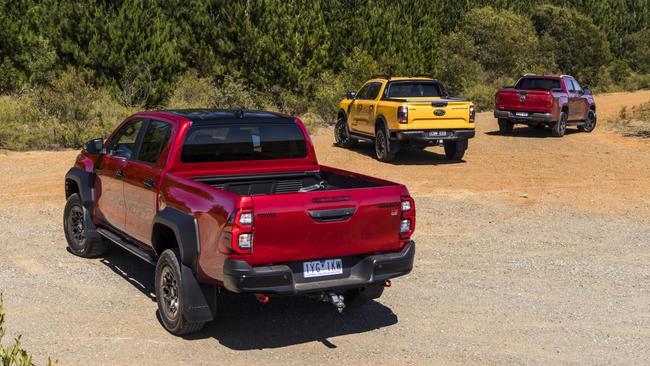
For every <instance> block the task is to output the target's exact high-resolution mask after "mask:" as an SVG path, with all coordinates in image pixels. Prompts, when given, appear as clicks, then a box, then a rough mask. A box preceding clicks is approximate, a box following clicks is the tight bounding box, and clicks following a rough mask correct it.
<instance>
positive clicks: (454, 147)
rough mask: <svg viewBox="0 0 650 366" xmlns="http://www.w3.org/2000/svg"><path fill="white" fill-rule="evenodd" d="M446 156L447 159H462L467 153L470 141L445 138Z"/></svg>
mask: <svg viewBox="0 0 650 366" xmlns="http://www.w3.org/2000/svg"><path fill="white" fill-rule="evenodd" d="M443 144H444V147H445V157H446V158H447V160H452V161H460V160H462V159H463V156H464V155H465V151H466V150H467V146H468V141H467V139H462V140H445V141H444V143H443Z"/></svg>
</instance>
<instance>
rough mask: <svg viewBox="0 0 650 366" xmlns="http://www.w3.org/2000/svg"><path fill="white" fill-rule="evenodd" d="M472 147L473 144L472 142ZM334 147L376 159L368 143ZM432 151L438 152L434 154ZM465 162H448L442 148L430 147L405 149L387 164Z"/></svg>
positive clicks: (463, 161)
mask: <svg viewBox="0 0 650 366" xmlns="http://www.w3.org/2000/svg"><path fill="white" fill-rule="evenodd" d="M470 145H471V142H470ZM333 146H335V147H337V148H339V149H344V150H346V151H350V152H353V153H356V154H359V155H363V156H367V157H370V158H372V159H376V157H375V148H374V145H372V144H368V143H362V142H359V143H358V144H357V146H355V147H353V148H342V147H338V146H336V144H333ZM432 150H437V151H439V153H438V152H434V151H432ZM463 163H465V160H457V161H453V160H447V157H445V153H444V150H443V148H442V147H428V148H427V149H426V150H418V149H411V148H405V149H403V150H400V151H399V152H398V153H397V156H396V157H395V160H393V161H391V162H389V163H386V164H392V165H446V164H463Z"/></svg>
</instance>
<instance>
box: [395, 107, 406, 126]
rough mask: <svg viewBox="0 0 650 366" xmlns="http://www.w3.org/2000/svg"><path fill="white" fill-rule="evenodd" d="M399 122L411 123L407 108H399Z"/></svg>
mask: <svg viewBox="0 0 650 366" xmlns="http://www.w3.org/2000/svg"><path fill="white" fill-rule="evenodd" d="M397 122H399V123H408V122H409V108H408V107H407V106H401V107H397Z"/></svg>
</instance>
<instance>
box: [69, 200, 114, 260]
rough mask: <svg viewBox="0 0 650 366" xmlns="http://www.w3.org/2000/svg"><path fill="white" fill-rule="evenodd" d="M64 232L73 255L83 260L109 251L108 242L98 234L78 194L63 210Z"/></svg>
mask: <svg viewBox="0 0 650 366" xmlns="http://www.w3.org/2000/svg"><path fill="white" fill-rule="evenodd" d="M63 231H64V233H65V239H66V241H67V242H68V248H69V249H70V252H72V254H74V255H77V256H79V257H83V258H94V257H98V256H101V255H102V254H104V253H106V251H107V250H108V245H109V244H108V242H107V241H106V239H104V238H102V237H101V236H100V235H99V234H98V233H97V228H96V227H95V224H94V223H93V220H92V218H91V217H90V212H89V211H88V209H86V207H84V205H83V204H82V202H81V197H80V196H79V194H78V193H75V194H72V195H71V196H70V197H68V201H67V202H66V204H65V208H64V209H63Z"/></svg>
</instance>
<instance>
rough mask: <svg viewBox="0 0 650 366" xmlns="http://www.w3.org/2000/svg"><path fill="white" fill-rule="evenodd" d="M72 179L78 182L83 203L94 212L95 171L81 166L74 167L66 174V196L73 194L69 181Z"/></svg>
mask: <svg viewBox="0 0 650 366" xmlns="http://www.w3.org/2000/svg"><path fill="white" fill-rule="evenodd" d="M69 181H72V182H75V183H76V184H77V188H78V189H79V196H81V203H82V204H83V205H84V207H85V208H86V209H87V210H88V211H90V212H93V208H94V206H95V192H94V189H95V188H94V186H95V173H92V172H87V171H85V170H83V169H81V168H79V167H73V168H71V169H70V170H68V172H67V173H66V174H65V196H66V198H68V197H70V195H71V194H72V193H71V191H70V187H68V182H69Z"/></svg>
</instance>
